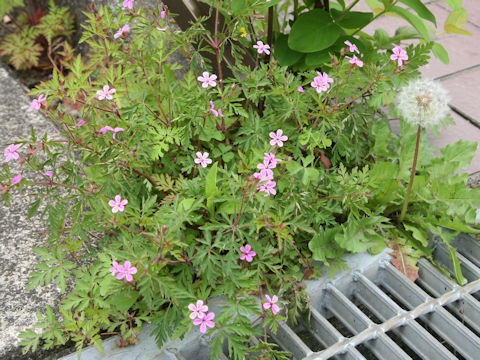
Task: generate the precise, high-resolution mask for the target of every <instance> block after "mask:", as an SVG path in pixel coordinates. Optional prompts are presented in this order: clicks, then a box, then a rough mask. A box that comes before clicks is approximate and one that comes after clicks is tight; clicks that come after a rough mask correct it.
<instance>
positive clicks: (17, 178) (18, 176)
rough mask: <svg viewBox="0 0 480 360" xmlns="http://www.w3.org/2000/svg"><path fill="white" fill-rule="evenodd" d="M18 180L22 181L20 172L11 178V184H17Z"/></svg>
mask: <svg viewBox="0 0 480 360" xmlns="http://www.w3.org/2000/svg"><path fill="white" fill-rule="evenodd" d="M20 181H22V174H18V175H17V176H15V177H13V178H12V182H11V184H12V185H15V184H18V183H19V182H20Z"/></svg>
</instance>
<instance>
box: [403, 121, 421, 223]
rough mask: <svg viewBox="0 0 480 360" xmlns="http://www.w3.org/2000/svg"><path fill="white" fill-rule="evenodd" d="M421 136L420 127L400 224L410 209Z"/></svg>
mask: <svg viewBox="0 0 480 360" xmlns="http://www.w3.org/2000/svg"><path fill="white" fill-rule="evenodd" d="M421 136H422V126H421V125H418V132H417V144H416V145H415V154H414V155H413V164H412V171H411V172H410V182H409V183H408V189H407V194H406V195H405V200H404V202H403V207H402V212H401V213H400V218H399V220H400V222H402V221H403V218H404V217H405V214H406V212H407V207H408V201H409V200H410V193H411V192H412V187H413V180H414V179H415V172H416V170H417V160H418V149H419V148H420V137H421Z"/></svg>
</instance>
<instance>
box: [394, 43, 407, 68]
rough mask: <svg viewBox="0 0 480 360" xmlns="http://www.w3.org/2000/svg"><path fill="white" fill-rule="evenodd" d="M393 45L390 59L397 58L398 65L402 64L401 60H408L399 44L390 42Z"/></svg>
mask: <svg viewBox="0 0 480 360" xmlns="http://www.w3.org/2000/svg"><path fill="white" fill-rule="evenodd" d="M392 45H393V46H394V48H393V50H392V51H393V54H392V55H391V56H390V59H392V60H398V66H402V65H403V60H408V55H407V52H406V51H405V50H403V49H402V48H401V47H400V46H398V45H395V44H392Z"/></svg>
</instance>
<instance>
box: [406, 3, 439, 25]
mask: <svg viewBox="0 0 480 360" xmlns="http://www.w3.org/2000/svg"><path fill="white" fill-rule="evenodd" d="M399 1H400V2H401V3H404V4H405V5H407V6H408V7H410V8H411V9H413V10H415V12H416V13H417V15H418V16H420V17H421V18H423V19H425V20H428V21H430V22H432V23H433V24H435V26H437V21H436V19H435V15H433V14H432V12H431V11H430V10H429V9H428V8H427V7H426V6H425V5H423V4H422V2H421V1H420V0H399Z"/></svg>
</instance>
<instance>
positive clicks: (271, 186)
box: [260, 180, 277, 196]
mask: <svg viewBox="0 0 480 360" xmlns="http://www.w3.org/2000/svg"><path fill="white" fill-rule="evenodd" d="M275 186H277V183H276V182H275V181H272V180H268V181H267V182H266V183H265V184H264V185H260V187H261V188H260V191H263V192H265V195H263V196H270V194H272V195H275V194H276V193H277V190H275Z"/></svg>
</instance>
